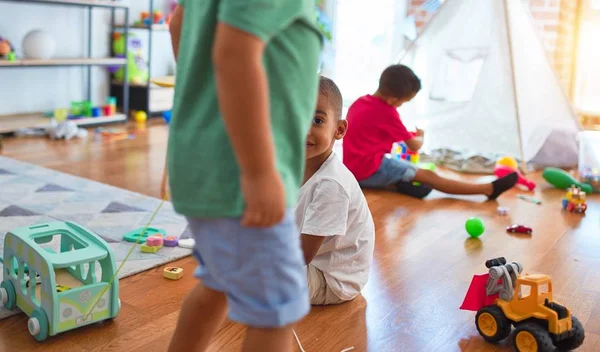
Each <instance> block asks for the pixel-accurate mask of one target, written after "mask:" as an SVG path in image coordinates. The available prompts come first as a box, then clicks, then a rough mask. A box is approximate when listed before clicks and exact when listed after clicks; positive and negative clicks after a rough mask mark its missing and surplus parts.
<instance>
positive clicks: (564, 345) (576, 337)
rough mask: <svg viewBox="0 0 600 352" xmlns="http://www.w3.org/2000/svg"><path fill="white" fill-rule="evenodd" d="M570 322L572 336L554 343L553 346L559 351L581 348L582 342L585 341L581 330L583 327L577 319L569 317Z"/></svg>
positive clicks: (583, 332)
mask: <svg viewBox="0 0 600 352" xmlns="http://www.w3.org/2000/svg"><path fill="white" fill-rule="evenodd" d="M571 321H572V322H573V328H572V329H573V330H572V331H573V336H571V337H569V338H568V339H566V340H562V341H557V342H555V343H554V346H556V348H558V349H559V350H561V351H571V350H574V349H576V348H577V347H579V346H581V345H582V344H583V340H584V339H585V331H584V330H583V325H581V322H580V321H579V319H577V318H576V317H574V316H571Z"/></svg>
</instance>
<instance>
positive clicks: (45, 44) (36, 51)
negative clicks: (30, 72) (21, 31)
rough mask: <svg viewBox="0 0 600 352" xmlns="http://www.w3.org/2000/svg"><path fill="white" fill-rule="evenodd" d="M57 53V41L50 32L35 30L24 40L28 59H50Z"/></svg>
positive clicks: (24, 50) (24, 49)
mask: <svg viewBox="0 0 600 352" xmlns="http://www.w3.org/2000/svg"><path fill="white" fill-rule="evenodd" d="M55 52H56V41H55V40H54V38H52V36H51V35H50V34H48V32H45V31H43V30H41V29H36V30H33V31H31V32H29V33H27V35H26V36H25V39H23V53H24V54H25V57H26V58H28V59H40V60H45V59H50V58H52V57H53V56H54V53H55Z"/></svg>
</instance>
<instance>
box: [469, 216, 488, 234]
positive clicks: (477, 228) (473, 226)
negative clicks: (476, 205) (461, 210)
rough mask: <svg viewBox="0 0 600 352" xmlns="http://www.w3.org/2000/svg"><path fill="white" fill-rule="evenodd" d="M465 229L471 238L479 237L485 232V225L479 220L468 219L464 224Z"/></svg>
mask: <svg viewBox="0 0 600 352" xmlns="http://www.w3.org/2000/svg"><path fill="white" fill-rule="evenodd" d="M465 229H466V230H467V233H468V234H469V236H471V237H479V236H481V234H483V231H485V225H484V224H483V221H481V219H479V218H470V219H469V220H467V222H466V223H465Z"/></svg>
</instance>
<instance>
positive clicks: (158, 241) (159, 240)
mask: <svg viewBox="0 0 600 352" xmlns="http://www.w3.org/2000/svg"><path fill="white" fill-rule="evenodd" d="M146 245H147V246H150V247H161V246H162V245H163V237H162V235H160V234H157V235H152V236H149V237H148V238H146Z"/></svg>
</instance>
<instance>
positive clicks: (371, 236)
mask: <svg viewBox="0 0 600 352" xmlns="http://www.w3.org/2000/svg"><path fill="white" fill-rule="evenodd" d="M347 126H348V124H347V122H346V121H345V120H342V95H341V93H340V91H339V89H338V87H337V86H336V84H335V83H334V82H333V81H332V80H330V79H328V78H324V77H321V80H320V84H319V98H318V102H317V107H316V111H315V116H314V118H313V122H312V127H311V128H310V131H309V133H308V137H307V140H306V165H305V171H304V180H303V185H302V187H301V188H300V193H299V201H298V205H297V206H296V221H297V223H298V228H299V230H300V232H301V233H302V236H301V237H302V239H301V240H302V250H303V251H304V259H305V261H306V264H307V275H308V287H309V294H310V301H311V303H312V304H313V305H326V304H336V303H341V302H345V301H349V300H352V299H354V298H355V297H356V296H357V295H359V294H360V291H361V290H362V289H363V287H364V286H365V284H366V283H367V280H368V276H369V269H370V266H371V260H372V257H373V249H374V241H375V228H374V224H373V218H372V217H371V213H370V211H369V207H368V205H367V202H366V200H365V197H364V195H363V193H362V190H361V189H360V186H359V185H358V182H356V179H355V178H354V176H353V175H352V173H350V171H349V170H348V169H347V168H346V167H345V166H344V164H343V163H342V161H341V160H340V158H339V157H338V156H337V155H336V154H335V153H334V152H333V145H334V143H335V141H336V140H340V139H342V138H343V137H344V134H345V133H346V128H347Z"/></svg>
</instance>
